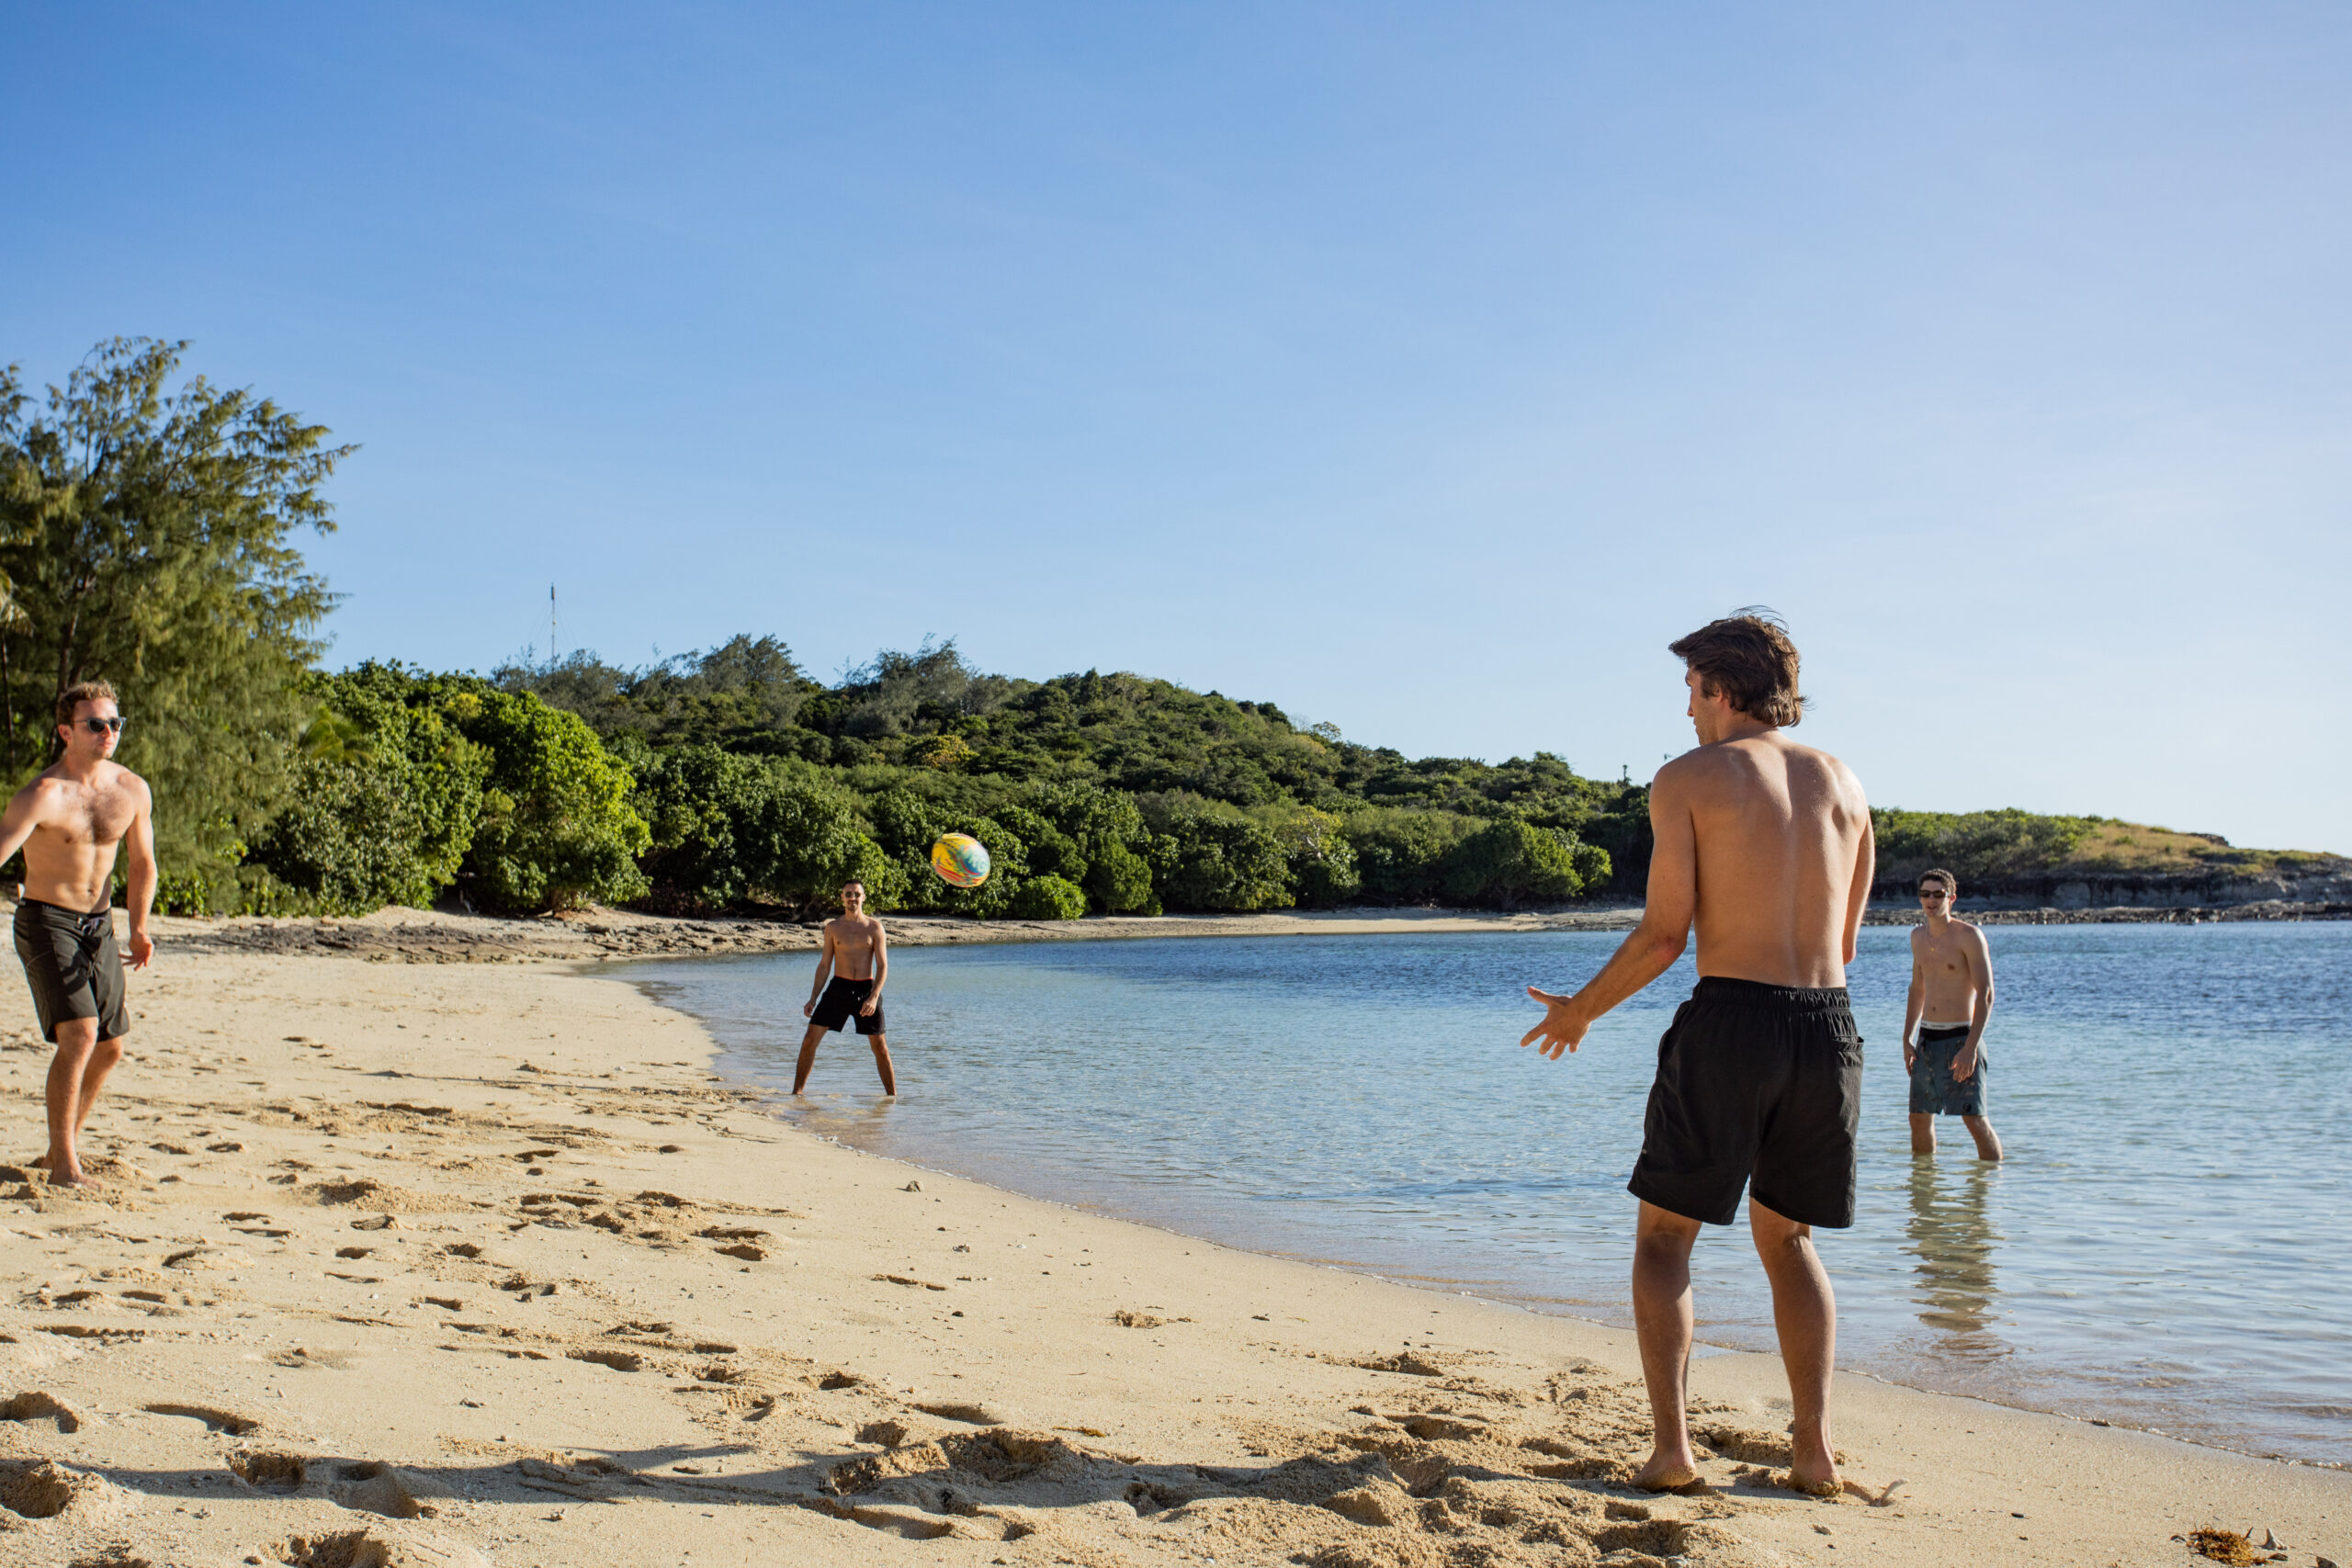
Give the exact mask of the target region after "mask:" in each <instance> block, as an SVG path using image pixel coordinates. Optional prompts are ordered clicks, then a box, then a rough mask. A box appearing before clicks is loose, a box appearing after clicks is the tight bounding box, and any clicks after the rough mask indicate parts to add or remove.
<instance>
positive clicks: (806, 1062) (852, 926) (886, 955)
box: [792, 882, 899, 1095]
mask: <svg viewBox="0 0 2352 1568" xmlns="http://www.w3.org/2000/svg"><path fill="white" fill-rule="evenodd" d="M828 974H830V975H831V976H832V980H831V983H830V984H828V983H827V981H826V979H825V976H827V975H828ZM889 977H890V944H889V940H888V938H887V937H886V936H885V935H884V934H883V931H882V922H881V921H879V920H877V919H875V918H874V917H873V916H871V915H869V914H867V913H866V912H865V884H864V883H862V882H845V883H843V884H842V913H841V918H840V919H834V920H827V921H826V922H825V941H824V945H823V946H822V947H820V949H819V950H818V953H817V977H816V978H815V979H814V980H812V981H810V982H809V1000H808V1001H807V1002H806V1003H805V1004H803V1005H802V1007H801V1009H800V1011H801V1013H802V1014H803V1015H804V1016H805V1017H806V1018H807V1019H808V1020H809V1031H808V1032H807V1033H805V1034H803V1035H802V1036H801V1037H800V1063H799V1066H797V1067H795V1068H794V1069H793V1073H792V1092H793V1093H795V1094H798V1093H799V1092H800V1091H801V1089H804V1088H806V1087H807V1086H808V1083H809V1069H810V1068H811V1067H814V1066H816V1065H817V1042H818V1041H820V1040H822V1039H823V1038H824V1037H825V1036H826V1035H827V1034H837V1033H839V1032H841V1027H842V1024H844V1023H847V1022H848V1021H850V1018H851V1015H852V1014H853V1013H854V1014H855V1016H856V1018H857V1032H859V1033H860V1034H863V1035H865V1038H866V1043H868V1044H870V1045H872V1046H873V1047H874V1067H875V1070H876V1072H879V1073H880V1074H881V1075H882V1092H883V1093H884V1094H885V1095H896V1094H897V1093H898V1092H899V1079H898V1076H897V1075H896V1074H895V1073H893V1072H892V1071H891V1070H890V1042H889V1039H888V1036H886V1035H885V1034H884V1032H883V1026H882V987H883V984H884V982H886V981H888V979H889Z"/></svg>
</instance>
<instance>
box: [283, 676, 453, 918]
mask: <svg viewBox="0 0 2352 1568" xmlns="http://www.w3.org/2000/svg"><path fill="white" fill-rule="evenodd" d="M305 685H306V691H305V694H306V695H308V696H309V697H311V699H312V700H313V701H314V703H315V707H314V709H313V712H312V716H311V724H310V728H308V729H307V730H306V731H305V732H304V734H303V737H302V744H301V751H302V757H301V761H300V763H299V764H298V768H297V773H296V787H295V790H294V793H293V795H292V798H291V800H290V802H289V804H288V806H287V807H286V808H285V809H284V810H282V811H280V812H279V813H278V814H277V816H276V817H274V818H271V819H270V821H269V822H268V823H266V825H265V826H264V827H263V828H262V829H261V830H260V831H259V832H258V833H256V834H255V835H254V844H253V846H252V851H251V853H250V855H249V857H248V859H249V867H248V868H241V871H240V874H239V881H240V883H241V884H243V885H244V890H243V894H242V895H241V896H240V897H238V898H237V899H236V903H237V906H238V908H240V909H241V910H242V911H243V912H247V913H256V914H258V913H277V912H280V911H281V909H284V908H289V907H290V908H314V909H318V910H322V911H324V912H327V913H332V914H365V913H367V912H368V910H370V909H375V908H381V907H382V906H384V905H386V904H407V905H411V906H413V907H415V908H429V907H431V905H432V904H433V902H434V900H435V897H438V895H439V894H440V891H441V889H443V888H445V887H447V886H449V884H450V883H452V882H454V881H455V880H456V879H457V875H458V866H459V865H460V864H461V863H463V861H464V859H465V854H466V851H467V849H468V847H469V845H470V844H471V843H472V841H473V838H474V833H475V830H476V828H477V826H478V824H479V822H480V820H481V811H482V787H483V784H484V781H485V779H486V778H487V776H488V774H489V772H490V765H491V758H490V754H489V752H488V751H486V750H483V749H482V748H481V747H480V746H476V745H474V744H473V743H472V742H470V741H469V740H467V739H465V738H464V737H463V736H462V735H460V734H458V732H457V731H456V730H455V729H453V728H450V726H449V725H448V724H447V722H446V721H445V720H444V719H443V718H442V716H441V715H440V714H439V713H437V712H435V711H434V710H433V709H432V708H430V707H424V706H419V707H413V708H412V707H410V706H409V705H407V699H408V697H409V696H410V695H411V694H412V693H413V690H414V688H415V686H416V682H415V681H414V680H413V678H412V677H410V676H409V675H407V674H406V673H404V672H403V671H400V670H397V669H394V668H391V667H390V666H385V665H375V664H367V665H361V666H360V667H359V668H357V669H356V670H351V671H345V672H344V673H342V674H340V675H314V676H312V677H311V678H310V680H309V681H308V682H306V683H305ZM250 872H258V873H260V874H261V875H259V876H256V875H254V874H250Z"/></svg>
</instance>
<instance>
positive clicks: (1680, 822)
mask: <svg viewBox="0 0 2352 1568" xmlns="http://www.w3.org/2000/svg"><path fill="white" fill-rule="evenodd" d="M1671 651H1672V652H1673V653H1675V654H1676V655H1677V656H1679V658H1680V659H1681V660H1683V662H1684V663H1685V665H1687V666H1688V672H1687V674H1686V676H1685V682H1684V683H1685V684H1686V685H1687V686H1688V687H1689V688H1690V696H1691V701H1690V707H1689V709H1688V712H1689V714H1690V716H1691V723H1692V726H1693V727H1694V728H1696V730H1697V731H1698V736H1699V746H1698V749H1697V750H1692V751H1686V752H1684V753H1683V754H1682V755H1681V756H1679V757H1677V758H1676V759H1674V761H1670V762H1668V763H1667V765H1666V766H1664V767H1663V768H1660V769H1659V770H1658V773H1657V780H1656V781H1655V782H1654V783H1653V784H1651V786H1650V825H1651V828H1652V829H1653V831H1654V833H1655V835H1656V838H1657V847H1656V849H1655V850H1654V851H1653V852H1652V854H1651V857H1650V876H1649V894H1648V902H1647V904H1646V905H1645V907H1644V908H1643V910H1642V923H1641V924H1640V926H1638V927H1637V928H1635V930H1634V933H1633V934H1632V935H1631V936H1629V937H1627V938H1626V939H1625V942H1624V944H1623V946H1622V947H1620V948H1619V949H1618V950H1617V952H1616V953H1615V955H1614V956H1612V957H1611V959H1610V960H1609V962H1608V964H1605V965H1604V966H1603V967H1602V968H1601V970H1600V973H1599V974H1598V975H1596V976H1593V978H1592V979H1591V980H1590V981H1589V983H1588V984H1587V985H1586V986H1585V987H1584V988H1583V989H1582V990H1579V991H1577V993H1576V994H1575V995H1574V996H1559V995H1555V994H1553V993H1551V992H1548V991H1541V990H1537V989H1536V988H1535V987H1532V986H1530V987H1528V994H1529V995H1530V996H1532V997H1533V998H1535V999H1536V1000H1537V1001H1540V1002H1542V1003H1543V1004H1544V1021H1543V1022H1541V1023H1539V1024H1537V1025H1536V1026H1535V1027H1534V1028H1533V1029H1531V1030H1529V1031H1528V1032H1527V1034H1526V1036H1525V1038H1523V1039H1522V1040H1521V1042H1520V1043H1521V1045H1528V1044H1540V1046H1541V1049H1542V1051H1543V1054H1544V1055H1547V1056H1549V1057H1551V1058H1552V1059H1553V1060H1554V1061H1557V1060H1559V1058H1560V1055H1561V1053H1562V1052H1563V1051H1573V1050H1575V1049H1576V1048H1577V1044H1578V1043H1579V1042H1581V1041H1582V1040H1583V1039H1584V1037H1585V1033H1586V1032H1587V1031H1588V1030H1589V1029H1590V1028H1591V1027H1592V1023H1593V1021H1594V1020H1595V1019H1598V1018H1599V1017H1600V1015H1601V1014H1603V1013H1605V1012H1607V1011H1608V1010H1610V1009H1611V1008H1612V1007H1615V1006H1616V1005H1617V1004H1618V1003H1620V1002H1622V1001H1623V1000H1625V999H1626V998H1629V997H1631V996H1633V995H1634V993H1635V992H1636V991H1639V990H1640V989H1641V988H1642V987H1645V986H1646V985H1648V984H1649V983H1650V982H1651V981H1652V980H1655V979H1657V977H1658V976H1660V975H1662V974H1664V973H1665V972H1666V971H1667V969H1668V967H1669V966H1670V965H1671V964H1673V963H1674V961H1675V960H1676V959H1677V958H1679V957H1680V956H1681V954H1682V949H1683V946H1684V944H1685V942H1688V941H1689V940H1690V937H1691V932H1692V931H1693V930H1694V929H1695V931H1696V932H1697V934H1698V940H1699V955H1698V969H1699V984H1698V987H1697V988H1696V989H1695V990H1693V991H1692V992H1691V999H1690V1000H1689V1001H1687V1002H1685V1003H1684V1004H1683V1005H1682V1007H1681V1009H1680V1010H1679V1011H1677V1012H1676V1013H1675V1015H1674V1022H1673V1024H1672V1025H1671V1026H1670V1027H1669V1028H1668V1030H1667V1032H1666V1037H1665V1038H1664V1039H1663V1040H1661V1041H1660V1042H1659V1043H1658V1066H1657V1080H1656V1082H1655V1083H1654V1084H1653V1085H1652V1087H1651V1089H1650V1099H1649V1110H1648V1113H1647V1115H1646V1117H1645V1120H1644V1122H1643V1129H1642V1153H1641V1157H1640V1158H1639V1159H1638V1160H1637V1161H1636V1162H1635V1164H1634V1176H1633V1179H1632V1180H1631V1181H1629V1182H1628V1183H1627V1184H1626V1185H1627V1187H1628V1188H1629V1189H1630V1190H1632V1192H1633V1193H1634V1196H1635V1197H1636V1198H1638V1199H1640V1200H1641V1213H1640V1218H1639V1220H1638V1222H1637V1224H1638V1229H1637V1232H1636V1235H1635V1238H1634V1326H1635V1329H1636V1331H1637V1333H1638V1337H1639V1338H1640V1342H1641V1351H1642V1377H1643V1380H1644V1382H1645V1383H1646V1384H1647V1385H1648V1388H1649V1397H1650V1414H1651V1418H1652V1423H1653V1428H1652V1429H1653V1445H1654V1446H1653V1448H1652V1451H1651V1453H1650V1457H1649V1460H1648V1461H1647V1462H1646V1463H1645V1464H1644V1465H1643V1466H1642V1468H1641V1470H1640V1471H1639V1472H1637V1473H1636V1474H1635V1475H1634V1484H1635V1485H1637V1486H1643V1487H1647V1488H1649V1489H1651V1490H1655V1491H1665V1490H1670V1489H1677V1488H1680V1487H1685V1486H1690V1485H1692V1484H1695V1483H1697V1482H1698V1481H1699V1479H1700V1477H1699V1472H1698V1468H1697V1465H1696V1463H1695V1461H1694V1460H1693V1456H1692V1454H1691V1429H1690V1421H1689V1415H1688V1412H1689V1380H1690V1361H1691V1325H1692V1314H1691V1244H1692V1243H1693V1242H1695V1241H1696V1240H1697V1239H1698V1236H1699V1229H1700V1226H1701V1225H1702V1224H1716V1225H1727V1224H1731V1223H1732V1221H1733V1220H1734V1218H1735V1217H1736V1215H1737V1213H1738V1209H1739V1198H1740V1192H1741V1190H1742V1189H1743V1188H1744V1187H1747V1185H1748V1182H1749V1179H1750V1178H1751V1177H1752V1178H1753V1179H1754V1190H1753V1191H1752V1192H1751V1193H1750V1195H1749V1198H1748V1203H1747V1219H1748V1227H1749V1229H1750V1231H1751V1232H1752V1233H1753V1234H1754V1236H1755V1241H1756V1250H1757V1253H1758V1257H1760V1258H1761V1259H1762V1260H1763V1264H1764V1272H1765V1275H1766V1277H1767V1278H1768V1279H1769V1280H1770V1282H1771V1287H1772V1316H1773V1321H1774V1324H1775V1325H1776V1326H1777V1327H1778V1329H1779V1331H1780V1339H1781V1362H1782V1364H1783V1366H1784V1368H1785V1370H1786V1371H1787V1373H1788V1378H1789V1393H1790V1395H1791V1398H1792V1403H1793V1404H1794V1406H1795V1410H1794V1415H1795V1419H1794V1420H1793V1421H1792V1422H1791V1424H1790V1427H1789V1442H1790V1448H1791V1453H1792V1464H1791V1466H1790V1471H1791V1480H1792V1484H1793V1485H1795V1486H1796V1487H1797V1488H1798V1489H1799V1490H1801V1491H1806V1492H1814V1493H1830V1492H1834V1491H1835V1490H1836V1489H1837V1487H1838V1463H1837V1458H1836V1454H1837V1450H1836V1447H1835V1445H1834V1444H1832V1442H1831V1441H1830V1437H1829V1380H1830V1372H1831V1370H1832V1367H1833V1364H1834V1362H1835V1358H1836V1350H1837V1338H1838V1309H1837V1301H1836V1298H1835V1296H1834V1295H1833V1294H1832V1292H1831V1291H1830V1287H1829V1276H1828V1274H1827V1273H1826V1271H1825V1270H1824V1269H1822V1266H1821V1259H1820V1258H1819V1257H1818V1256H1817V1255H1816V1254H1815V1251H1814V1247H1813V1227H1814V1226H1815V1225H1821V1226H1824V1227H1826V1228H1830V1229H1841V1228H1843V1227H1845V1226H1848V1225H1850V1224H1853V1223H1854V1158H1855V1145H1854V1133H1855V1127H1856V1125H1857V1122H1858V1120H1859V1116H1860V1105H1861V1073H1862V1041H1861V1036H1860V1034H1859V1033H1858V1032H1856V1031H1855V1028H1854V1015H1853V1012H1852V1010H1851V1009H1850V1008H1849V1005H1848V1002H1847V997H1846V988H1845V987H1846V965H1847V964H1850V963H1852V962H1853V959H1854V941H1855V933H1856V931H1857V930H1858V928H1859V927H1860V924H1861V918H1862V908H1863V906H1864V904H1865V903H1866V902H1867V901H1868V899H1869V897H1870V888H1871V871H1872V869H1873V864H1874V860H1873V853H1872V840H1871V815H1870V806H1869V803H1868V802H1867V801H1865V800H1864V799H1863V798H1862V786H1861V784H1860V782H1859V781H1857V780H1856V779H1855V777H1854V775H1853V773H1852V771H1851V770H1849V768H1848V767H1847V766H1846V764H1845V763H1843V762H1841V761H1838V759H1837V758H1835V757H1832V756H1830V755H1829V754H1828V753H1827V752H1826V751H1816V750H1813V749H1812V748H1810V747H1806V746H1800V745H1798V744H1797V743H1796V742H1795V741H1793V740H1792V739H1789V738H1788V736H1787V735H1786V734H1784V733H1783V732H1782V731H1783V727H1785V726H1789V725H1793V724H1795V723H1796V722H1797V721H1798V719H1799V718H1800V717H1802V716H1803V714H1804V698H1803V697H1801V696H1800V695H1799V694H1798V693H1797V650H1796V649H1795V648H1794V647H1793V646H1792V644H1791V643H1790V641H1789V638H1788V635H1787V633H1786V631H1785V630H1784V629H1783V628H1782V627H1781V625H1780V623H1779V622H1778V621H1777V620H1776V619H1774V618H1772V617H1771V616H1770V615H1769V613H1755V612H1742V613H1740V614H1738V615H1732V616H1729V617H1726V618H1725V619H1723V620H1719V621H1714V622H1712V623H1710V624H1709V625H1707V626H1702V627H1701V628H1700V629H1699V630H1698V631H1695V632H1693V633H1691V635H1690V636H1689V637H1684V638H1682V639H1681V640H1680V641H1679V642H1676V643H1674V644H1673V645H1672V648H1671Z"/></svg>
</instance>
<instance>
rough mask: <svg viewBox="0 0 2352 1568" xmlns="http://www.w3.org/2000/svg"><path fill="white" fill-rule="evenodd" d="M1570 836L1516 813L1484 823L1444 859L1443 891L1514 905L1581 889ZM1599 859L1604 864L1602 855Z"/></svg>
mask: <svg viewBox="0 0 2352 1568" xmlns="http://www.w3.org/2000/svg"><path fill="white" fill-rule="evenodd" d="M1576 850H1577V843H1576V840H1574V839H1572V838H1571V837H1569V836H1568V835H1567V834H1566V833H1563V832H1561V831H1560V830H1559V829H1556V828H1538V827H1536V826H1535V825H1534V824H1533V823H1532V822H1529V821H1526V820H1524V819H1523V818H1517V817H1506V818H1502V819H1500V820H1499V821H1495V822H1489V823H1487V825H1486V826H1485V827H1483V828H1481V829H1478V830H1477V831H1476V832H1475V833H1473V834H1471V835H1470V836H1469V837H1468V838H1466V839H1464V840H1462V841H1461V843H1459V844H1457V845H1455V846H1454V848H1453V852H1452V853H1451V854H1449V855H1447V856H1446V862H1445V892H1446V896H1447V897H1449V898H1451V899H1452V900H1453V901H1454V902H1456V903H1460V904H1471V905H1476V906H1479V907H1481V908H1501V909H1510V908H1517V907H1518V906H1519V905H1521V904H1525V903H1554V902H1556V901H1558V900H1560V899H1563V898H1573V897H1576V896H1577V894H1579V893H1581V892H1583V891H1584V878H1583V877H1582V876H1581V875H1580V874H1578V873H1577V863H1576ZM1601 863H1602V864H1603V865H1604V866H1605V865H1606V864H1607V861H1606V859H1605V858H1604V859H1603V860H1602V862H1601Z"/></svg>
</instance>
